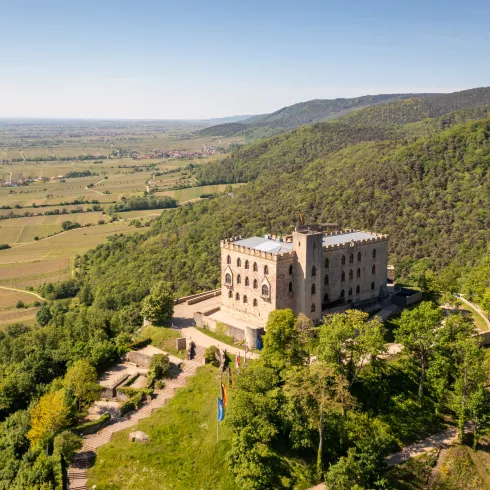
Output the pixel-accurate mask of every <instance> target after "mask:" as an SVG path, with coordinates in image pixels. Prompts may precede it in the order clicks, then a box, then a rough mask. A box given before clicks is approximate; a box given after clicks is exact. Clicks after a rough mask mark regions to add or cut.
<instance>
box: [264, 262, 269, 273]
mask: <svg viewBox="0 0 490 490" xmlns="http://www.w3.org/2000/svg"><path fill="white" fill-rule="evenodd" d="M267 274H269V267H267V266H266V265H264V276H266V275H267Z"/></svg>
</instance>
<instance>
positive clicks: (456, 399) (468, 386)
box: [451, 338, 488, 442]
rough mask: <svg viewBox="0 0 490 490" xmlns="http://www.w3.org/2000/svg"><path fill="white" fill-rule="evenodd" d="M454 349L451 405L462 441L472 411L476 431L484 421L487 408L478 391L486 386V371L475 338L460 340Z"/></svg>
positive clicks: (481, 351) (482, 354)
mask: <svg viewBox="0 0 490 490" xmlns="http://www.w3.org/2000/svg"><path fill="white" fill-rule="evenodd" d="M455 350H456V357H457V363H456V368H457V371H456V373H455V375H456V381H455V383H454V395H453V400H452V403H451V405H452V408H453V410H454V411H455V412H456V414H457V416H458V429H459V439H460V441H461V442H463V437H464V426H465V423H466V422H467V420H468V419H469V417H470V414H471V412H472V411H473V414H474V415H475V416H476V417H477V419H478V423H479V425H480V427H479V428H478V432H480V430H481V426H483V425H484V423H485V410H488V409H485V406H484V405H482V404H484V403H485V401H486V399H485V398H484V397H482V396H481V394H480V393H479V392H480V391H481V390H485V388H486V386H485V385H486V382H487V373H486V372H485V367H484V362H483V361H484V353H483V350H482V349H481V347H480V345H479V343H478V341H477V340H476V339H475V338H469V339H465V340H462V341H460V342H459V343H458V344H457V346H456V349H455ZM477 437H479V435H478V436H477Z"/></svg>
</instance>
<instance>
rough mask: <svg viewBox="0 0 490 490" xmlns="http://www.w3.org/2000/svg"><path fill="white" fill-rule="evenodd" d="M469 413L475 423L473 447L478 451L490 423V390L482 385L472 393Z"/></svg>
mask: <svg viewBox="0 0 490 490" xmlns="http://www.w3.org/2000/svg"><path fill="white" fill-rule="evenodd" d="M468 413H469V416H470V418H471V420H472V421H473V423H474V424H475V426H474V429H473V449H474V450H475V451H476V449H477V447H478V443H479V441H480V438H481V436H482V435H483V434H484V433H485V432H486V430H487V429H488V426H489V424H490V392H489V391H488V390H487V389H486V388H485V386H483V385H480V386H479V387H477V388H476V390H475V391H474V392H473V393H472V394H471V395H470V398H469V402H468Z"/></svg>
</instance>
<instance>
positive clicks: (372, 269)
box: [371, 264, 376, 274]
mask: <svg viewBox="0 0 490 490" xmlns="http://www.w3.org/2000/svg"><path fill="white" fill-rule="evenodd" d="M371 272H372V273H373V274H376V265H374V264H373V266H372V267H371Z"/></svg>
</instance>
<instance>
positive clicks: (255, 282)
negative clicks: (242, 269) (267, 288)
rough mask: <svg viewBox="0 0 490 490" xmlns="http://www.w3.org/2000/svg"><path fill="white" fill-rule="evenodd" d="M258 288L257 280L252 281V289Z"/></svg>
mask: <svg viewBox="0 0 490 490" xmlns="http://www.w3.org/2000/svg"><path fill="white" fill-rule="evenodd" d="M258 287H259V283H258V282H257V279H254V289H257V288H258Z"/></svg>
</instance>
